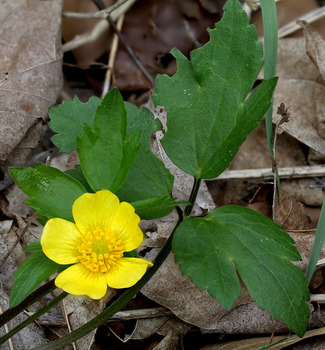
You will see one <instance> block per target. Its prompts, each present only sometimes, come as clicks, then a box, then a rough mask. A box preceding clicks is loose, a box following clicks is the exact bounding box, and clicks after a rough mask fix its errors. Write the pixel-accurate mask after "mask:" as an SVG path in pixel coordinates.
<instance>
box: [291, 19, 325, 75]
mask: <svg viewBox="0 0 325 350" xmlns="http://www.w3.org/2000/svg"><path fill="white" fill-rule="evenodd" d="M297 23H298V24H299V25H300V26H301V27H302V28H303V30H304V36H305V39H306V53H307V55H308V56H309V58H310V59H311V60H312V61H313V62H314V63H315V65H316V67H317V68H318V69H319V72H320V74H321V75H322V77H323V79H324V80H325V41H324V39H323V38H322V37H321V36H320V35H319V34H318V33H317V32H316V31H315V30H314V29H313V28H312V27H311V26H310V25H309V24H308V23H307V22H306V21H297Z"/></svg>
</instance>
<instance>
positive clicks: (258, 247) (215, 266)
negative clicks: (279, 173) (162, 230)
mask: <svg viewBox="0 0 325 350" xmlns="http://www.w3.org/2000/svg"><path fill="white" fill-rule="evenodd" d="M293 244H294V242H293V240H292V239H291V238H290V237H289V236H288V235H287V234H286V233H285V232H284V231H283V230H282V229H281V228H280V227H279V226H278V225H276V224H275V223H274V222H272V221H271V220H270V219H268V218H265V217H264V216H262V215H260V214H258V213H256V212H254V211H252V210H250V209H247V208H242V207H236V206H226V207H221V208H218V209H216V210H214V211H213V212H211V213H210V214H208V215H207V216H206V217H204V218H191V219H188V220H186V221H184V222H183V223H181V225H180V226H179V227H178V228H177V230H176V232H175V237H174V240H173V251H174V253H175V260H176V262H177V263H179V265H180V268H181V270H182V272H183V273H184V274H185V275H189V276H190V278H191V280H192V281H193V282H194V283H195V284H196V285H197V286H198V288H199V289H200V290H203V289H207V290H208V292H209V293H210V294H211V296H212V297H214V298H216V299H218V300H219V301H220V303H221V304H222V305H223V306H224V307H225V308H226V309H229V308H230V307H231V306H232V305H233V303H234V302H235V300H236V299H237V298H238V297H239V296H240V284H239V280H238V277H237V273H236V270H237V271H238V273H239V275H240V276H241V278H242V280H243V281H244V283H245V285H246V287H247V289H248V291H249V292H250V294H251V296H252V297H253V299H254V300H256V302H257V303H258V305H259V306H260V307H261V308H262V309H266V310H267V311H269V312H270V314H271V315H272V316H273V317H274V318H275V319H276V320H277V321H278V320H280V319H282V320H283V321H284V322H285V323H286V324H287V325H288V327H289V328H290V329H291V330H293V331H294V332H296V333H297V334H298V335H299V336H302V335H303V334H304V332H305V330H306V321H307V318H308V316H309V308H308V306H307V304H306V301H307V300H308V299H309V291H308V287H307V281H306V278H305V277H304V275H303V273H302V272H301V271H300V270H299V268H297V267H296V266H294V265H293V264H292V263H291V262H290V261H296V260H300V255H299V253H298V252H297V250H296V248H295V247H294V245H293Z"/></svg>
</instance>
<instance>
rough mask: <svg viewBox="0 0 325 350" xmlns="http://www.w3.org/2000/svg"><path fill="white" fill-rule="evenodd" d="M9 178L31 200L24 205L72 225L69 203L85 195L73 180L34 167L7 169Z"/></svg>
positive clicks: (49, 169)
mask: <svg viewBox="0 0 325 350" xmlns="http://www.w3.org/2000/svg"><path fill="white" fill-rule="evenodd" d="M9 172H10V175H11V176H12V177H13V179H14V180H15V181H16V183H17V184H18V186H19V187H20V188H21V189H22V190H23V191H24V192H25V193H26V194H27V195H28V196H29V197H30V198H28V199H27V200H26V201H25V203H26V204H28V205H30V206H31V207H32V208H33V209H34V210H35V211H36V212H37V214H39V215H41V216H45V217H46V218H48V219H50V218H62V219H65V220H68V221H72V222H73V216H72V204H73V202H74V201H75V200H76V199H77V198H78V197H80V196H81V195H82V194H83V193H85V192H86V190H85V188H84V187H83V186H82V185H81V184H80V183H79V182H78V181H77V180H75V179H74V178H72V177H71V176H69V175H67V174H65V173H63V172H62V171H60V170H58V169H56V168H52V167H49V166H46V165H44V164H41V163H39V164H36V165H35V169H34V168H10V170H9Z"/></svg>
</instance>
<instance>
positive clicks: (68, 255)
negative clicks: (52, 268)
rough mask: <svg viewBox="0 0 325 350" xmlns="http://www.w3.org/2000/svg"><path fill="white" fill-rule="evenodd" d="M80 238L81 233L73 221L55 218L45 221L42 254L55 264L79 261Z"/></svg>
mask: <svg viewBox="0 0 325 350" xmlns="http://www.w3.org/2000/svg"><path fill="white" fill-rule="evenodd" d="M80 239H81V233H80V231H79V230H78V228H77V226H76V225H75V224H74V223H72V222H70V221H67V220H64V219H59V218H55V219H51V220H49V221H48V222H47V223H46V225H45V227H44V230H43V234H42V237H41V245H42V249H43V252H44V254H45V255H46V256H47V257H48V258H49V259H51V260H53V261H55V262H56V263H57V264H73V263H76V262H78V261H79V260H78V259H77V256H78V255H80V253H79V251H78V249H77V247H78V246H79V245H80Z"/></svg>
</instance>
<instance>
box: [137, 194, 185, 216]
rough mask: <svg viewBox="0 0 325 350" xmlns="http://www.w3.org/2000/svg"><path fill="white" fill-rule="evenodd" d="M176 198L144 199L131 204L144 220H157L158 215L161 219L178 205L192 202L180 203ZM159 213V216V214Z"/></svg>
mask: <svg viewBox="0 0 325 350" xmlns="http://www.w3.org/2000/svg"><path fill="white" fill-rule="evenodd" d="M176 201H177V199H176V198H171V197H156V198H150V199H143V200H141V201H137V202H132V203H130V204H131V205H132V206H133V207H134V209H135V212H136V213H137V214H138V215H139V216H140V218H141V219H144V220H152V219H156V218H157V215H159V217H162V216H165V215H168V214H169V213H170V212H171V211H172V210H173V209H174V208H175V206H176V205H187V204H190V202H187V201H179V202H176ZM158 213H159V214H158Z"/></svg>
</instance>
